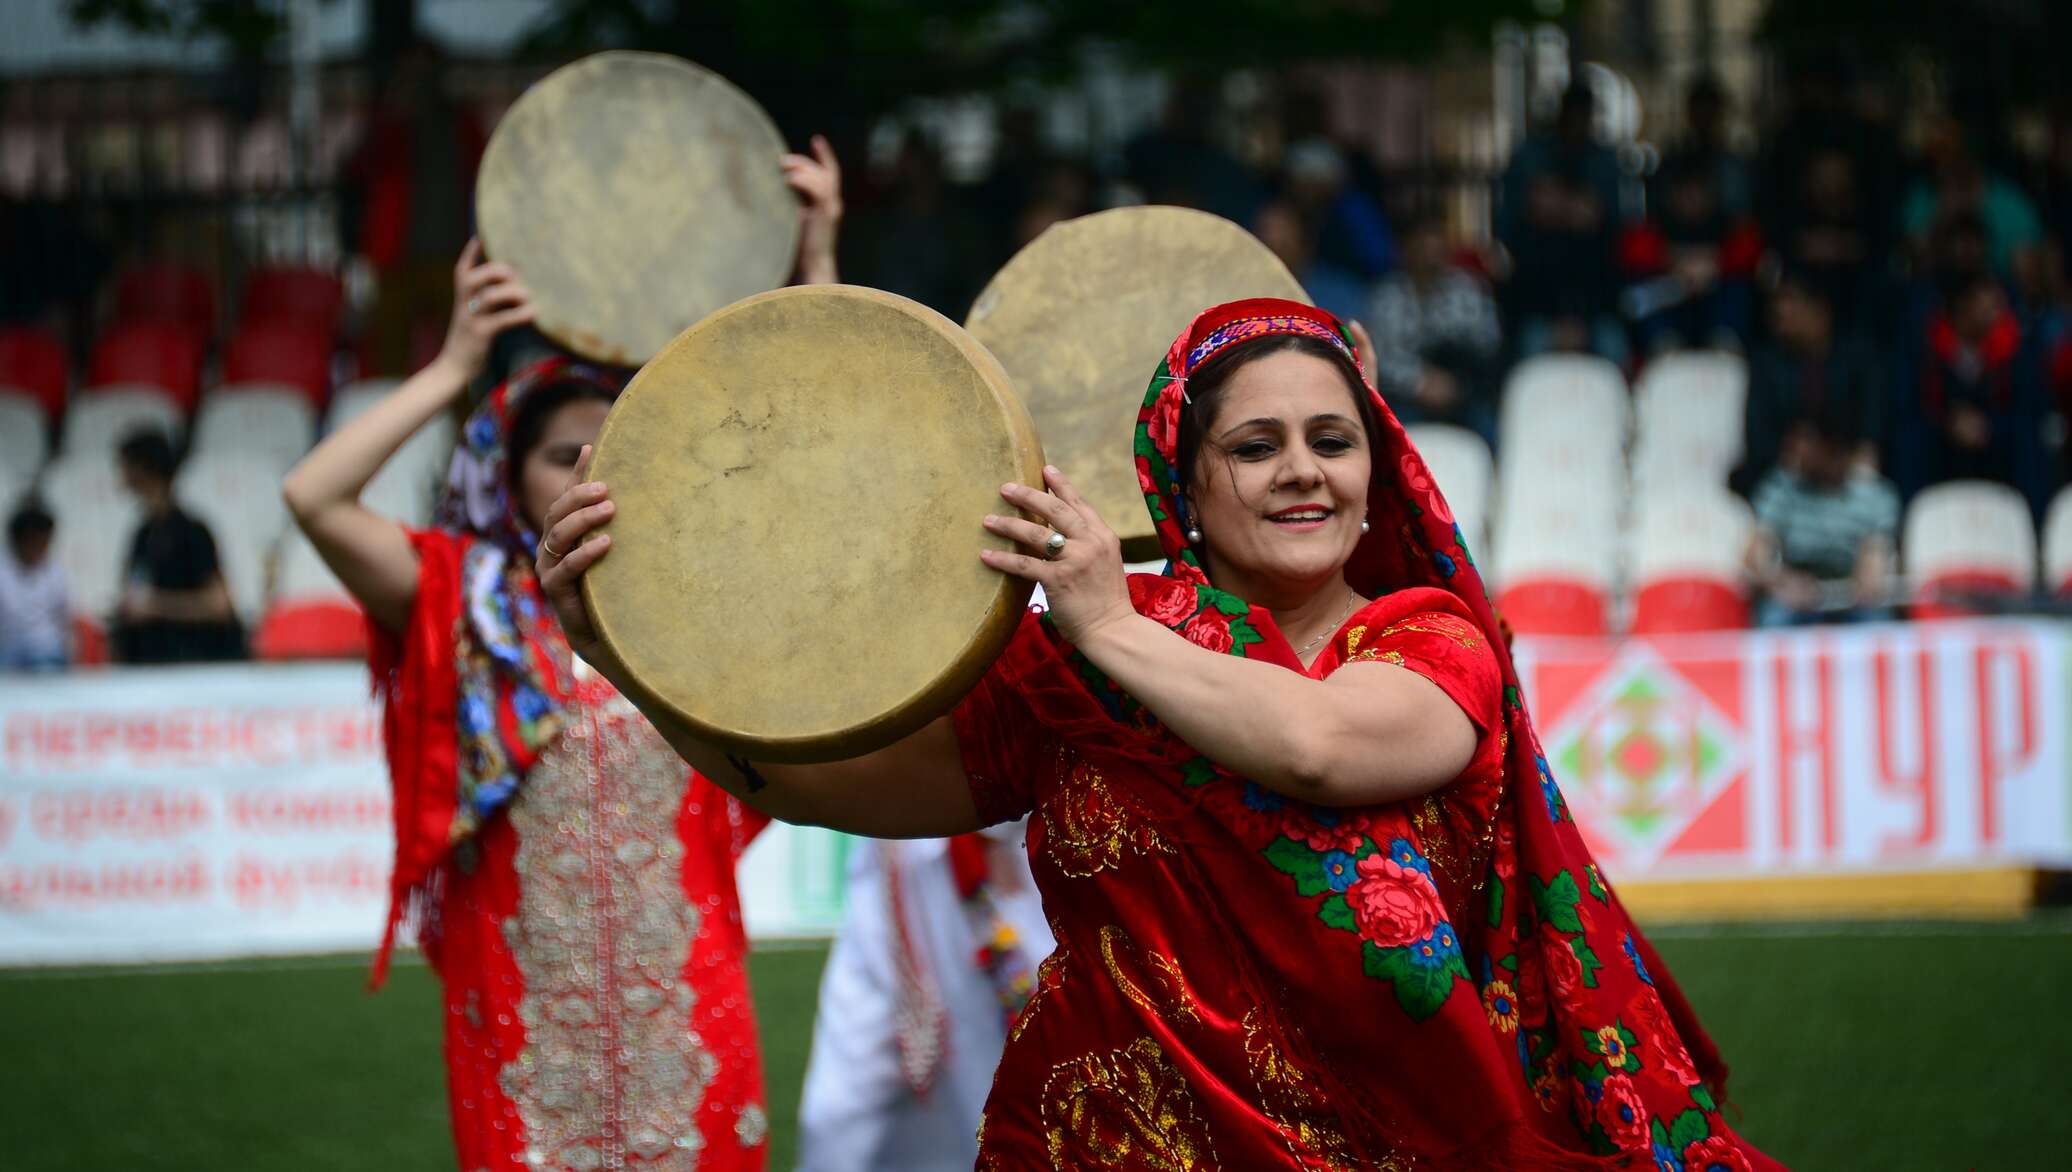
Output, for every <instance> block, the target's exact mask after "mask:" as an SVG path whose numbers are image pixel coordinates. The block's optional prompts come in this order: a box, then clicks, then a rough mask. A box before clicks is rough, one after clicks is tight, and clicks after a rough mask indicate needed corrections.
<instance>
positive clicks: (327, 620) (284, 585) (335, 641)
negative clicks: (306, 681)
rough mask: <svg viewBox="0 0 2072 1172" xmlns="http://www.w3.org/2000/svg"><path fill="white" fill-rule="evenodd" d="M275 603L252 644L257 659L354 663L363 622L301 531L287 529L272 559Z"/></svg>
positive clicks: (360, 652)
mask: <svg viewBox="0 0 2072 1172" xmlns="http://www.w3.org/2000/svg"><path fill="white" fill-rule="evenodd" d="M275 564H276V566H277V571H276V573H275V575H274V591H273V598H272V600H271V601H269V602H268V604H267V607H266V617H265V618H263V619H261V620H260V623H259V630H258V631H257V633H256V634H255V635H254V636H253V639H252V653H253V654H254V655H256V656H258V657H259V658H261V659H357V658H360V657H362V656H364V655H365V654H366V653H367V626H366V618H365V616H364V615H363V614H362V612H361V610H360V607H359V604H358V603H356V602H354V601H353V600H352V597H351V596H350V595H348V594H347V593H346V592H345V587H343V586H341V585H340V584H339V582H338V579H337V578H336V577H334V576H333V575H332V573H331V568H330V567H329V566H326V565H325V564H324V562H323V559H321V558H319V557H318V556H317V551H316V548H315V547H314V546H312V545H310V543H309V539H308V538H307V537H304V536H303V535H302V532H301V530H299V529H296V528H294V527H293V526H290V527H289V528H288V531H287V532H286V533H285V534H284V535H283V536H282V538H281V544H280V550H279V554H278V557H277V559H276V563H275Z"/></svg>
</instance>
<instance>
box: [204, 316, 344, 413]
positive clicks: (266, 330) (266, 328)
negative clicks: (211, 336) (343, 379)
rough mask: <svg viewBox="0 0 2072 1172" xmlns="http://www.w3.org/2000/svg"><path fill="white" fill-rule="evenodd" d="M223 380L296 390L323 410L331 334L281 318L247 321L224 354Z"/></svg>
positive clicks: (328, 390)
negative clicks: (271, 385) (268, 384)
mask: <svg viewBox="0 0 2072 1172" xmlns="http://www.w3.org/2000/svg"><path fill="white" fill-rule="evenodd" d="M223 381H224V382H225V383H226V384H235V383H277V384H280V385H283V386H290V387H294V388H295V389H297V390H299V391H301V392H302V393H303V394H305V395H308V396H309V401H310V402H311V403H313V404H315V405H316V406H318V407H322V406H323V405H324V401H325V400H326V399H327V398H329V397H330V393H331V331H330V330H329V329H319V328H317V327H314V326H311V325H307V324H303V323H298V322H294V321H289V320H285V319H281V318H274V319H270V320H266V321H260V322H247V323H246V324H245V325H244V326H243V327H242V328H240V329H239V330H238V332H237V336H236V337H234V338H232V339H231V340H230V345H229V346H228V347H227V348H225V350H224V352H223Z"/></svg>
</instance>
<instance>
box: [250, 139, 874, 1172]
mask: <svg viewBox="0 0 2072 1172" xmlns="http://www.w3.org/2000/svg"><path fill="white" fill-rule="evenodd" d="M816 148H817V150H818V153H820V156H821V157H820V158H819V159H818V160H817V161H816V160H809V159H806V158H804V157H803V156H791V157H789V158H788V159H787V161H786V164H785V166H786V171H787V175H788V177H790V178H791V180H792V182H793V185H794V187H797V188H798V189H799V190H800V192H801V194H802V196H803V197H804V200H805V207H804V210H803V212H802V215H803V216H804V217H805V219H806V221H807V222H806V225H805V226H806V232H805V233H804V234H803V235H804V236H805V239H806V241H807V245H806V248H807V249H808V251H807V252H806V253H805V254H802V261H803V262H804V263H802V275H804V276H806V277H807V278H808V279H817V280H832V279H833V271H832V266H833V221H834V219H835V218H838V217H839V214H840V204H839V197H838V195H837V186H836V185H837V183H838V177H837V172H836V171H835V169H834V167H833V160H832V158H831V156H829V155H828V154H827V153H826V146H825V144H824V143H816ZM454 300H455V308H454V316H453V324H452V326H451V328H450V330H449V333H448V338H447V342H446V346H445V348H444V349H443V350H442V352H441V354H440V356H439V358H438V359H437V360H436V361H434V362H433V363H432V364H431V365H430V366H428V367H426V368H425V369H424V370H422V371H419V372H418V373H417V374H416V375H414V376H412V377H411V378H410V379H409V380H408V381H406V382H405V383H404V384H403V385H402V386H401V387H399V388H397V390H396V391H395V392H394V393H393V394H391V395H390V396H389V397H388V398H386V399H384V400H383V401H381V402H380V403H377V404H375V405H374V406H373V407H371V408H369V409H368V410H367V411H366V412H365V413H364V414H362V415H360V416H359V417H357V418H355V419H354V420H353V421H352V422H350V423H348V424H347V425H345V426H344V427H342V428H340V429H339V430H338V431H337V432H335V433H334V434H333V435H331V436H330V437H329V438H327V439H326V440H325V441H324V442H323V443H321V444H319V445H318V446H317V448H316V449H315V450H313V451H312V452H311V453H310V454H309V455H308V456H307V457H306V458H305V459H304V460H303V461H302V463H301V464H299V465H298V466H297V467H296V468H295V470H294V471H292V472H291V473H289V475H288V478H287V480H286V482H285V483H284V485H283V495H284V496H285V497H286V498H287V500H288V503H289V505H290V507H291V509H292V511H293V512H294V514H295V517H296V520H297V522H298V523H299V524H300V525H301V526H302V528H303V530H304V531H305V532H307V533H308V534H309V537H310V539H311V541H312V543H313V544H314V545H315V546H316V548H317V550H318V552H319V553H321V554H322V555H323V557H324V559H325V561H326V562H327V563H328V564H329V565H330V566H331V568H332V569H333V570H334V571H336V573H337V574H338V576H339V578H340V580H341V581H343V582H344V584H345V586H346V587H347V589H349V590H350V591H351V592H352V593H353V595H354V596H355V597H356V598H357V599H358V600H359V601H360V602H361V604H362V605H363V606H364V607H365V608H366V610H367V615H368V629H369V634H370V642H371V644H372V649H371V653H370V660H371V664H372V667H373V671H374V677H375V683H376V686H377V688H378V689H379V691H380V692H381V695H382V698H383V700H384V702H385V710H384V715H385V718H386V722H385V734H386V741H387V745H386V747H387V753H388V761H389V770H390V775H391V779H392V781H393V784H394V790H395V821H396V861H395V872H394V876H393V879H392V885H393V896H392V903H391V907H390V914H389V922H388V928H387V932H386V934H385V936H384V939H383V943H382V947H381V952H380V955H379V958H378V959H377V961H376V970H375V980H376V982H377V983H378V982H379V981H380V980H381V978H382V976H383V975H384V974H385V971H386V968H387V962H388V956H389V951H390V949H391V947H392V946H393V944H394V939H395V933H396V930H397V928H398V926H399V924H400V923H401V921H403V920H404V919H413V920H414V921H415V922H416V926H417V936H418V940H419V943H420V944H421V946H422V947H423V950H424V953H425V956H426V958H427V959H428V960H429V961H430V962H431V965H432V967H433V969H434V970H435V971H436V972H437V973H438V975H439V980H440V984H441V986H442V989H443V995H444V1009H445V1012H444V1014H443V1015H442V1016H443V1022H444V1029H445V1055H446V1067H447V1089H448V1096H449V1106H450V1109H451V1114H452V1119H453V1134H454V1145H455V1148H456V1151H457V1155H458V1157H459V1167H460V1168H461V1169H462V1172H476V1170H478V1169H508V1168H552V1169H578V1170H589V1169H611V1168H619V1169H636V1168H637V1169H658V1170H659V1169H670V1170H675V1172H691V1170H693V1169H695V1170H698V1172H760V1170H761V1169H762V1168H763V1167H764V1166H765V1162H766V1159H767V1154H768V1146H767V1143H766V1139H767V1135H768V1130H769V1121H768V1117H767V1115H766V1113H765V1110H764V1106H763V1086H762V1062H761V1057H760V1054H759V1052H758V1049H757V1044H756V1034H755V1020H754V1011H753V1008H752V1005H751V1002H750V999H749V990H748V979H747V971H746V968H745V957H746V952H747V941H746V938H745V936H744V934H743V931H742V925H741V911H740V904H739V900H738V897H737V893H736V890H735V884H734V868H735V864H736V863H737V862H738V860H739V859H740V857H741V854H742V852H743V851H744V850H745V849H746V848H747V846H748V844H749V842H750V840H752V839H753V838H754V837H755V835H756V833H757V832H758V831H759V830H760V829H761V828H762V827H763V826H764V825H766V824H767V822H768V819H767V818H766V817H765V816H764V815H761V814H759V813H756V812H755V811H753V810H750V809H748V808H746V807H744V806H742V805H741V804H740V803H739V802H738V801H736V800H735V799H734V798H732V797H730V796H729V795H728V794H727V793H725V792H724V791H722V790H720V789H719V788H717V787H716V786H714V785H713V784H712V783H711V782H709V781H707V780H706V779H705V778H703V777H701V776H699V775H698V774H696V773H695V772H693V771H692V770H690V769H689V768H688V767H686V766H685V764H684V762H683V760H682V759H681V758H680V757H679V756H678V755H677V754H676V753H675V752H674V751H673V750H672V749H671V748H670V746H669V744H668V743H667V742H665V741H664V740H663V739H662V737H661V736H660V735H659V734H658V733H657V732H656V731H655V728H654V726H653V725H651V724H650V723H649V722H648V721H647V720H646V719H645V718H643V717H642V716H641V714H640V713H639V712H638V711H637V710H635V709H634V707H633V706H632V705H631V704H630V703H628V702H627V701H626V700H625V699H623V698H622V697H620V696H619V694H618V692H617V690H616V689H614V688H613V687H612V685H611V684H610V683H609V682H608V681H606V680H605V679H604V678H603V677H602V676H599V675H598V674H597V673H595V672H593V671H590V670H589V669H588V668H587V666H586V665H585V664H583V663H582V661H581V660H580V659H578V658H576V657H575V656H574V655H572V654H571V650H570V647H569V643H568V640H567V639H566V638H565V637H563V635H562V632H561V628H560V626H559V624H558V623H557V622H556V621H555V617H554V613H553V611H552V610H551V609H550V608H549V607H548V606H547V603H546V599H545V598H544V596H543V595H542V594H541V591H540V583H539V580H538V578H537V577H536V575H535V572H534V568H533V566H534V549H535V546H536V545H537V544H538V534H539V532H540V530H541V527H542V526H541V520H542V517H543V515H544V514H545V512H546V508H547V506H548V505H549V504H550V503H551V502H552V501H553V500H554V498H555V496H556V494H557V493H559V492H560V490H561V488H562V487H563V486H564V485H565V484H566V482H567V480H568V476H569V469H570V468H571V467H572V466H573V465H574V463H575V461H576V457H577V454H578V453H579V452H581V451H582V450H583V448H584V447H585V445H587V444H588V443H589V442H590V441H591V440H593V439H595V438H596V435H597V432H598V429H599V427H600V426H602V424H603V421H604V416H605V413H606V411H607V410H608V409H609V408H610V406H611V403H612V401H613V400H614V399H615V398H616V396H617V394H618V391H619V382H618V379H617V378H616V376H613V375H609V374H607V373H605V372H603V371H600V370H596V369H594V368H591V367H587V366H583V365H580V364H577V363H573V362H570V361H567V360H565V359H558V358H557V359H550V360H548V361H545V362H541V363H538V364H535V365H533V366H530V367H527V368H525V369H523V370H521V371H519V372H518V373H517V374H516V375H514V376H513V377H512V378H511V379H510V380H509V381H507V382H505V383H504V384H503V385H501V386H499V387H498V388H496V390H494V391H493V392H491V394H490V395H489V396H488V398H487V399H485V400H484V401H483V402H482V404H481V405H480V406H479V407H478V408H477V410H476V411H475V412H474V414H473V415H472V416H471V417H470V418H469V419H468V421H467V423H466V424H465V425H464V426H463V428H462V430H461V435H460V442H459V446H458V448H457V450H456V451H455V453H454V458H453V467H452V473H451V476H450V477H449V481H448V484H447V487H446V491H445V493H444V495H443V496H442V497H441V499H440V502H439V506H438V511H437V516H436V520H435V523H434V525H433V527H432V528H430V529H426V530H412V529H407V528H405V527H404V526H403V525H401V524H398V523H397V522H395V521H393V520H390V519H388V518H385V517H381V516H379V515H377V514H375V513H373V512H371V511H369V510H368V509H367V508H365V507H364V506H363V505H361V504H360V502H359V496H360V493H361V490H362V489H363V488H364V487H365V485H366V484H367V482H368V480H369V479H371V478H372V477H373V475H374V474H375V472H376V471H377V470H378V469H379V468H380V467H381V465H382V464H383V463H385V462H386V461H387V460H388V459H389V457H390V456H392V455H393V454H394V453H395V451H396V450H397V449H398V448H399V447H401V446H402V444H403V442H404V441H405V440H406V439H408V438H409V437H410V435H411V434H412V433H413V432H415V431H416V430H417V429H418V428H420V427H421V426H423V425H424V424H425V423H427V422H428V421H429V420H430V419H431V418H432V417H433V416H435V415H437V414H438V413H440V412H442V411H444V410H446V409H447V408H448V407H449V406H450V405H451V404H452V403H453V402H455V401H456V400H458V399H459V398H460V397H461V396H462V395H463V394H464V393H465V390H466V387H467V384H468V382H469V381H470V380H472V379H473V378H474V377H475V376H476V375H477V374H478V373H479V372H480V371H481V369H482V367H483V365H484V363H485V361H486V358H487V353H488V347H489V342H490V340H491V339H492V338H493V337H494V336H495V335H496V334H497V333H498V332H499V331H500V330H503V329H505V328H508V327H511V326H515V325H518V324H520V323H522V322H525V321H529V320H530V319H531V313H532V310H531V303H530V298H529V295H528V293H527V291H526V290H525V288H524V286H523V285H522V284H520V283H519V281H518V278H517V275H516V274H515V273H513V272H512V271H511V270H509V269H508V268H506V267H505V266H502V265H497V264H484V263H480V249H479V245H477V244H474V243H470V245H469V246H468V249H467V250H466V252H464V253H463V254H462V257H461V260H460V262H459V264H458V265H457V266H456V268H455V298H454Z"/></svg>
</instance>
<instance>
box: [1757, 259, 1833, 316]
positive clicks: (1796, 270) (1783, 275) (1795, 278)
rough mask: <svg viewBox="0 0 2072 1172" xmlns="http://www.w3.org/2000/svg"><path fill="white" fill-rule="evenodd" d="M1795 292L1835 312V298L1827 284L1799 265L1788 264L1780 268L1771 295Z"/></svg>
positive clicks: (1771, 288)
mask: <svg viewBox="0 0 2072 1172" xmlns="http://www.w3.org/2000/svg"><path fill="white" fill-rule="evenodd" d="M1780 293H1795V294H1797V295H1798V296H1800V297H1803V298H1805V299H1806V300H1808V301H1812V302H1816V303H1818V304H1819V305H1820V307H1821V308H1822V309H1825V310H1827V311H1828V312H1829V313H1833V312H1834V308H1835V303H1834V302H1835V299H1834V296H1833V294H1831V293H1829V292H1828V289H1827V286H1826V285H1823V284H1821V283H1820V282H1819V281H1817V280H1815V279H1814V277H1813V274H1812V273H1811V272H1808V271H1807V270H1806V269H1804V268H1801V267H1799V266H1798V265H1789V264H1788V265H1786V266H1785V267H1784V268H1782V269H1780V270H1778V273H1777V281H1776V283H1775V284H1774V285H1772V286H1771V287H1770V295H1771V296H1773V297H1774V296H1776V295H1777V294H1780Z"/></svg>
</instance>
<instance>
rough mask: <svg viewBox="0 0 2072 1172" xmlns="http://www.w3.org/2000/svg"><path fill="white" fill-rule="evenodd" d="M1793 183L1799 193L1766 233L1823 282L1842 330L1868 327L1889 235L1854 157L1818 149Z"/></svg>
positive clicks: (1808, 275)
mask: <svg viewBox="0 0 2072 1172" xmlns="http://www.w3.org/2000/svg"><path fill="white" fill-rule="evenodd" d="M1795 186H1796V192H1797V196H1796V198H1795V199H1793V200H1790V201H1788V202H1786V203H1785V204H1784V205H1783V207H1782V208H1781V209H1780V210H1779V212H1778V214H1777V218H1776V219H1775V221H1774V222H1773V223H1772V224H1770V225H1769V227H1768V229H1767V232H1766V234H1767V235H1768V236H1769V238H1770V239H1771V241H1772V242H1774V244H1775V247H1776V250H1777V254H1778V257H1779V259H1780V260H1782V261H1783V263H1784V265H1785V267H1787V268H1789V269H1793V270H1796V271H1797V272H1798V273H1799V274H1800V275H1801V276H1802V277H1803V279H1805V280H1806V281H1807V282H1809V283H1811V284H1813V285H1815V286H1818V287H1819V289H1820V290H1821V292H1822V294H1823V295H1824V296H1825V297H1826V299H1827V302H1828V304H1829V305H1830V306H1831V307H1833V309H1834V317H1835V326H1836V328H1837V329H1838V330H1840V331H1841V332H1843V333H1848V334H1868V333H1870V332H1871V331H1872V326H1873V325H1874V323H1875V321H1876V317H1877V313H1878V309H1879V304H1878V303H1879V301H1880V296H1879V294H1880V290H1881V288H1882V286H1881V282H1880V281H1879V275H1880V271H1881V270H1880V267H1879V266H1880V263H1881V262H1882V261H1883V259H1884V257H1885V255H1886V252H1885V249H1886V239H1885V233H1883V232H1881V231H1880V230H1879V227H1878V221H1879V219H1880V216H1879V215H1878V214H1876V213H1874V212H1873V210H1872V208H1871V207H1870V205H1869V204H1868V202H1867V200H1866V198H1865V195H1864V189H1863V185H1862V182H1861V178H1860V175H1859V168H1858V166H1857V163H1856V159H1855V158H1854V156H1852V155H1851V154H1850V153H1849V152H1848V151H1846V150H1844V149H1842V148H1841V147H1838V146H1830V147H1826V148H1824V149H1820V150H1817V151H1815V152H1813V153H1812V154H1811V155H1810V156H1808V158H1807V161H1806V167H1805V170H1804V171H1803V172H1802V173H1801V174H1800V175H1799V176H1798V179H1797V183H1796V185H1795Z"/></svg>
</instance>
